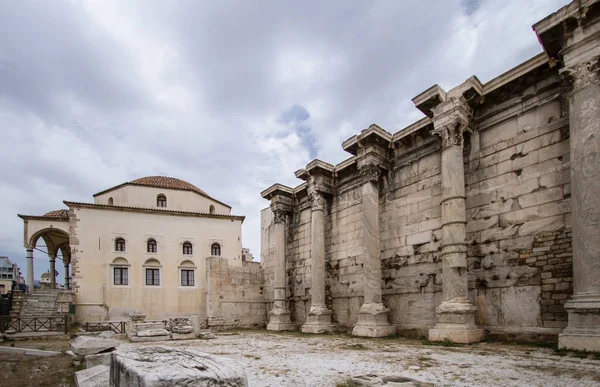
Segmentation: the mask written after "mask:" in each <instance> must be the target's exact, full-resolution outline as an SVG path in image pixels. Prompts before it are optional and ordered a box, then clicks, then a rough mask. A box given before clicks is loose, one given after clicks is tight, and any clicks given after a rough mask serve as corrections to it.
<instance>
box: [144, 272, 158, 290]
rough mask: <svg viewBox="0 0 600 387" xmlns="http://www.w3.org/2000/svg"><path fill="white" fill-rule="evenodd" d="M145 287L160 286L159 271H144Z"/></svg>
mask: <svg viewBox="0 0 600 387" xmlns="http://www.w3.org/2000/svg"><path fill="white" fill-rule="evenodd" d="M146 285H150V286H158V285H160V270H159V269H146Z"/></svg>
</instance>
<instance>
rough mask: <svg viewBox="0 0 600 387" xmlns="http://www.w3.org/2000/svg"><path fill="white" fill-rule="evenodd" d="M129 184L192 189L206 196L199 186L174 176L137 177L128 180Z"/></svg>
mask: <svg viewBox="0 0 600 387" xmlns="http://www.w3.org/2000/svg"><path fill="white" fill-rule="evenodd" d="M129 184H133V185H143V186H146V187H157V188H167V189H180V190H185V191H194V192H198V193H199V194H201V195H204V196H208V195H207V194H206V192H204V191H202V190H201V189H200V188H198V187H196V186H195V185H193V184H190V183H188V182H187V181H183V180H180V179H176V178H174V177H167V176H146V177H141V178H139V179H135V180H132V181H130V182H129Z"/></svg>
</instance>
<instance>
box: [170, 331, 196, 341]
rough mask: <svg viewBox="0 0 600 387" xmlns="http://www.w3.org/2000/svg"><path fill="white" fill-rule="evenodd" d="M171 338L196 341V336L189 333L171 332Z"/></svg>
mask: <svg viewBox="0 0 600 387" xmlns="http://www.w3.org/2000/svg"><path fill="white" fill-rule="evenodd" d="M171 337H172V338H173V340H193V339H196V338H197V337H196V334H195V333H194V332H190V333H175V332H173V333H172V334H171Z"/></svg>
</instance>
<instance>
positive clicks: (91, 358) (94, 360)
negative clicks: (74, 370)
mask: <svg viewBox="0 0 600 387" xmlns="http://www.w3.org/2000/svg"><path fill="white" fill-rule="evenodd" d="M110 355H111V352H106V353H98V354H96V355H87V356H86V357H85V368H93V367H96V366H99V365H105V366H109V367H110Z"/></svg>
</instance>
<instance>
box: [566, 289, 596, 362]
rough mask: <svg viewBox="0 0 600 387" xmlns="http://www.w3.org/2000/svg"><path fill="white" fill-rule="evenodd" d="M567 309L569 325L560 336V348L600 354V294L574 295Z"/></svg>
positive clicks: (567, 304)
mask: <svg viewBox="0 0 600 387" xmlns="http://www.w3.org/2000/svg"><path fill="white" fill-rule="evenodd" d="M565 309H566V310H567V312H568V313H569V325H567V327H566V328H565V330H564V331H563V332H562V333H561V334H559V335H558V348H564V349H573V350H577V351H594V352H600V294H574V295H573V296H572V297H571V299H570V300H569V301H568V302H567V303H566V304H565Z"/></svg>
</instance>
